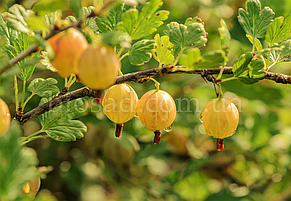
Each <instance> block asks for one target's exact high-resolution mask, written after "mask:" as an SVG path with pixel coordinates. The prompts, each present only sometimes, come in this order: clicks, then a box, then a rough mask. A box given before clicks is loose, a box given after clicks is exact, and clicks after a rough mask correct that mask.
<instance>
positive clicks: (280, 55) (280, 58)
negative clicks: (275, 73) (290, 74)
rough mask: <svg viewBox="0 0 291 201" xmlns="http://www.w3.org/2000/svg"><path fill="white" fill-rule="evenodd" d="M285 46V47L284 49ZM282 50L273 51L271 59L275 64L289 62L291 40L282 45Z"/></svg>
mask: <svg viewBox="0 0 291 201" xmlns="http://www.w3.org/2000/svg"><path fill="white" fill-rule="evenodd" d="M282 46H283V47H282ZM280 47H282V48H280V49H278V50H272V51H271V57H270V59H271V60H272V61H273V62H274V63H278V62H289V61H290V59H291V58H290V57H291V39H288V40H286V41H284V42H282V43H280Z"/></svg>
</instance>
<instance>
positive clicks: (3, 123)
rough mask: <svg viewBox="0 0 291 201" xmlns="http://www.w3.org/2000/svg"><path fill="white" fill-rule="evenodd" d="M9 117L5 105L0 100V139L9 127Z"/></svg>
mask: <svg viewBox="0 0 291 201" xmlns="http://www.w3.org/2000/svg"><path fill="white" fill-rule="evenodd" d="M10 121H11V116H10V112H9V108H8V106H7V104H6V103H5V102H4V101H3V100H2V99H1V98H0V137H1V136H3V135H4V134H5V133H6V132H7V131H8V130H9V126H10Z"/></svg>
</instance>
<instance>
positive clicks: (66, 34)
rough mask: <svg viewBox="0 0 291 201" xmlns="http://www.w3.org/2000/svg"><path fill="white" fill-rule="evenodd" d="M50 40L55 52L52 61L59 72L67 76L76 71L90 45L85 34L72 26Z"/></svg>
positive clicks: (62, 75)
mask: <svg viewBox="0 0 291 201" xmlns="http://www.w3.org/2000/svg"><path fill="white" fill-rule="evenodd" d="M48 42H49V43H50V45H51V46H52V48H53V50H54V52H55V58H54V60H53V61H51V63H52V65H53V66H54V68H56V69H57V72H58V74H59V75H60V76H61V77H63V78H65V77H69V76H70V75H71V74H73V73H75V70H74V69H75V68H76V65H77V62H78V60H79V57H80V56H81V53H82V52H83V51H84V50H85V49H86V48H87V46H88V42H87V40H86V39H85V37H84V36H83V34H82V33H81V32H80V31H78V30H76V29H74V28H70V29H68V30H65V31H62V32H60V33H58V34H56V35H54V36H53V37H51V38H49V39H48Z"/></svg>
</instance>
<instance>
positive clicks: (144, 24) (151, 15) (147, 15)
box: [116, 0, 169, 40]
mask: <svg viewBox="0 0 291 201" xmlns="http://www.w3.org/2000/svg"><path fill="white" fill-rule="evenodd" d="M162 5H163V2H162V1H161V0H151V1H150V2H148V3H146V4H145V6H144V7H143V8H142V10H141V11H140V13H139V12H138V10H137V9H135V8H132V9H129V10H127V11H126V12H125V13H124V14H123V16H122V21H121V22H119V23H118V24H117V26H116V29H117V30H120V31H124V32H127V33H128V34H129V35H130V37H131V38H132V40H137V39H140V38H142V37H145V36H147V35H150V34H151V33H153V32H155V31H156V30H157V28H158V27H159V26H161V25H162V24H163V21H164V20H166V19H167V18H168V15H169V11H158V12H156V10H157V9H158V8H159V7H160V6H162Z"/></svg>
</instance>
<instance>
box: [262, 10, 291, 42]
mask: <svg viewBox="0 0 291 201" xmlns="http://www.w3.org/2000/svg"><path fill="white" fill-rule="evenodd" d="M290 29H291V15H289V16H287V18H286V19H285V20H284V17H277V18H276V19H275V20H274V21H273V23H272V24H271V26H269V28H268V30H267V33H266V41H267V42H268V43H269V44H270V46H272V45H273V44H274V43H280V42H282V41H284V40H286V39H287V38H289V37H290V36H291V33H290Z"/></svg>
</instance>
